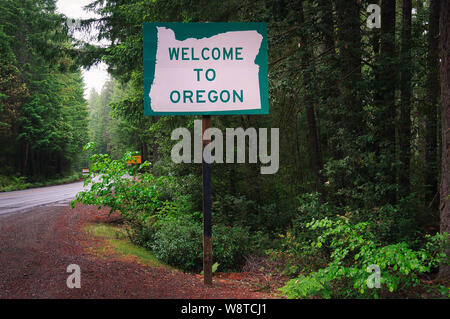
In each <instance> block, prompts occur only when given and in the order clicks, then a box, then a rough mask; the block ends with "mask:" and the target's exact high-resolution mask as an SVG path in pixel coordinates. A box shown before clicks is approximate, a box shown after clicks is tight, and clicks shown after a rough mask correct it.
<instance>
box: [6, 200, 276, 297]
mask: <svg viewBox="0 0 450 319" xmlns="http://www.w3.org/2000/svg"><path fill="white" fill-rule="evenodd" d="M106 218H107V217H106V216H105V213H104V212H101V211H100V212H99V211H97V209H96V208H95V207H90V206H83V205H79V206H77V208H76V209H74V210H72V209H71V208H70V207H61V205H56V206H43V207H38V208H35V209H33V210H30V211H28V212H23V213H19V214H11V215H2V216H0V298H152V299H153V298H155V299H156V298H176V299H178V298H189V299H190V298H226V299H228V298H252V299H253V298H255V299H256V298H258V299H259V298H273V296H272V295H270V294H266V293H260V292H255V291H252V288H251V287H249V285H248V284H246V283H245V282H238V281H233V280H223V279H217V280H216V282H215V284H214V286H213V287H212V288H211V287H206V286H204V285H203V283H202V280H201V277H199V276H198V275H193V274H184V273H182V272H179V271H173V270H170V269H166V268H163V267H150V266H143V265H140V264H138V263H137V262H135V261H133V260H128V259H125V258H124V259H123V260H120V259H117V258H102V257H99V256H95V255H92V254H91V253H89V248H90V247H95V246H98V245H101V244H102V242H101V239H98V238H92V237H90V236H88V235H86V233H85V232H84V231H83V227H84V226H85V225H86V224H88V223H93V222H99V221H105V220H106ZM70 264H77V265H79V266H80V268H81V288H80V289H76V288H74V289H70V288H68V287H67V285H66V280H67V277H68V276H69V275H70V274H69V273H67V272H66V268H67V266H68V265H70Z"/></svg>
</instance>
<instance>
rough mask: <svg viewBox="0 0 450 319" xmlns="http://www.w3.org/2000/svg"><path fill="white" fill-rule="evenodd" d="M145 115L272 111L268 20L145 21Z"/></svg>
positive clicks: (265, 112) (263, 112) (257, 112)
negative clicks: (270, 109)
mask: <svg viewBox="0 0 450 319" xmlns="http://www.w3.org/2000/svg"><path fill="white" fill-rule="evenodd" d="M143 37H144V39H143V45H144V89H145V96H144V108H145V115H177V114H178V115H197V114H202V115H214V114H268V113H269V94H268V81H267V73H268V68H267V25H266V24H265V23H144V24H143Z"/></svg>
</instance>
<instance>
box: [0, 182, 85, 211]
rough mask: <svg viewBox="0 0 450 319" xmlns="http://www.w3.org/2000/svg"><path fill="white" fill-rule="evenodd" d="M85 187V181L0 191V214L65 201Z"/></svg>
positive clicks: (72, 197)
mask: <svg viewBox="0 0 450 319" xmlns="http://www.w3.org/2000/svg"><path fill="white" fill-rule="evenodd" d="M82 189H83V182H76V183H71V184H65V185H58V186H49V187H41V188H31V189H26V190H22V191H14V192H7V193H0V215H2V214H9V213H16V212H20V211H25V210H28V209H30V208H33V207H36V206H42V205H47V204H52V203H58V202H61V203H64V204H65V206H67V204H68V203H69V202H70V201H71V200H72V199H74V198H75V196H76V194H77V193H78V192H80V191H81V190H82Z"/></svg>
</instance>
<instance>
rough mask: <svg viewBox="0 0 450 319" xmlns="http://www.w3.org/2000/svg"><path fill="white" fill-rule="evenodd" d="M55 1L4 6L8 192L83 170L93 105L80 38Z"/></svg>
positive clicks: (2, 129) (1, 39)
mask: <svg viewBox="0 0 450 319" xmlns="http://www.w3.org/2000/svg"><path fill="white" fill-rule="evenodd" d="M55 2H56V1H53V0H39V1H34V0H23V1H12V0H2V1H1V2H0V146H1V150H2V152H1V153H0V167H1V168H2V171H1V172H0V175H4V176H5V177H3V178H2V180H3V181H4V184H5V185H7V184H8V183H9V184H13V185H14V184H17V187H21V186H26V183H27V182H36V181H40V182H42V181H47V180H49V179H54V178H62V177H64V176H70V175H72V174H73V172H74V171H75V172H78V171H80V170H81V166H82V165H81V164H82V160H83V158H82V157H81V156H80V153H81V150H82V147H83V145H84V144H86V143H87V142H88V130H87V124H88V118H87V103H86V101H85V99H84V97H83V95H84V84H83V79H82V76H81V70H80V67H79V64H77V63H76V61H75V57H76V52H75V50H74V49H75V48H74V45H73V41H72V40H73V39H72V38H71V36H70V30H69V28H68V26H67V24H66V18H65V17H64V16H63V15H61V14H58V13H56V4H55ZM13 177H15V178H16V179H14V178H13ZM13 185H12V186H13ZM2 186H3V185H2Z"/></svg>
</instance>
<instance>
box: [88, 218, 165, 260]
mask: <svg viewBox="0 0 450 319" xmlns="http://www.w3.org/2000/svg"><path fill="white" fill-rule="evenodd" d="M85 232H86V233H87V234H88V235H90V236H95V237H102V238H104V239H105V240H106V242H105V244H104V245H102V246H101V247H96V248H93V249H92V250H91V252H92V253H94V254H95V255H97V256H100V257H104V258H106V257H109V256H111V252H113V253H114V254H115V255H116V256H118V257H128V258H130V257H131V258H135V259H136V260H137V262H138V263H140V264H142V265H146V266H152V267H164V268H169V269H172V268H170V267H169V266H167V265H165V264H162V263H161V262H160V261H158V260H157V259H156V257H155V256H153V255H152V253H151V252H150V251H148V250H146V249H145V248H142V247H139V246H136V245H134V244H133V243H132V242H130V240H129V239H128V238H127V235H126V233H125V231H124V229H122V228H121V227H119V226H113V225H108V224H91V225H88V226H86V227H85Z"/></svg>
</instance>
